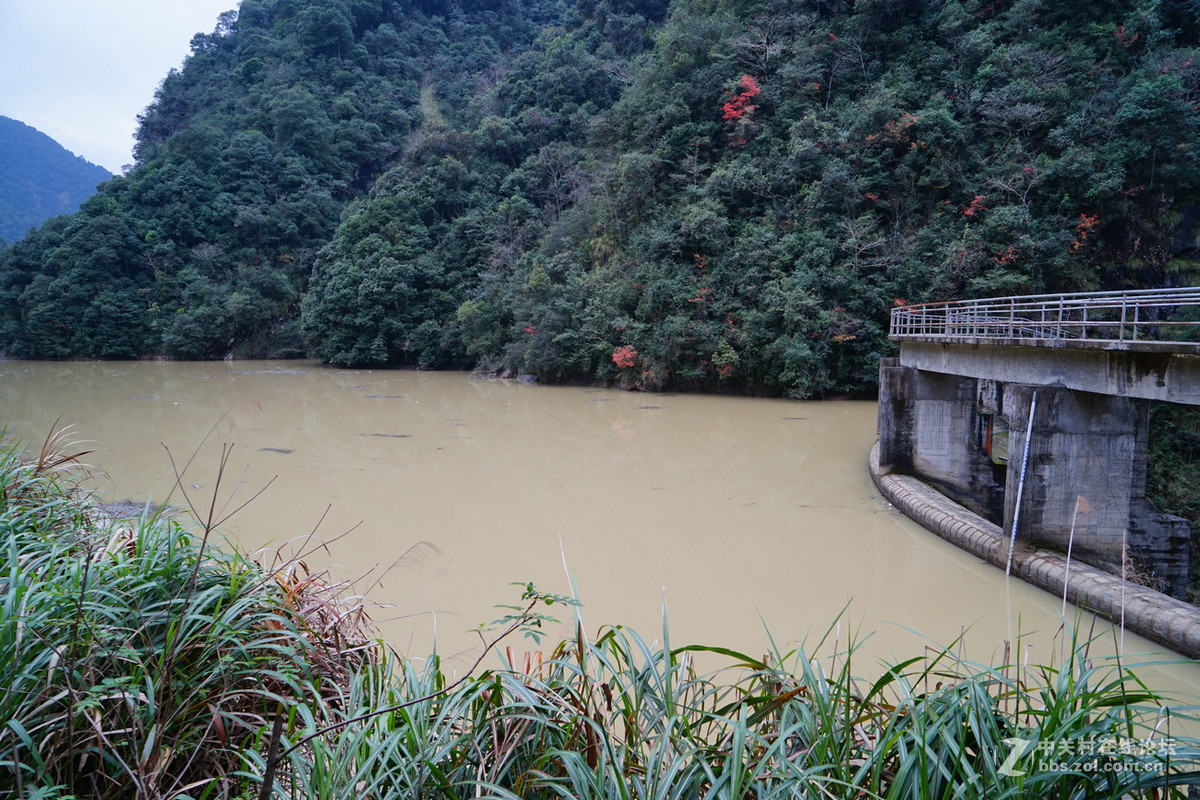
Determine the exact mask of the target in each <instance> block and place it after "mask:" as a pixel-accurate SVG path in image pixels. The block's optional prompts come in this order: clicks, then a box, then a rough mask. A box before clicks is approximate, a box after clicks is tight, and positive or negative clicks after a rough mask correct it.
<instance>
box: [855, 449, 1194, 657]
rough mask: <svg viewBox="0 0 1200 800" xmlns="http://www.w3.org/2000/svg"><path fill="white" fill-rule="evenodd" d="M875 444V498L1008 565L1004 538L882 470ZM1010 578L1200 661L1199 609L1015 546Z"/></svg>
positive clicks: (927, 490) (921, 486)
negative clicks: (877, 495)
mask: <svg viewBox="0 0 1200 800" xmlns="http://www.w3.org/2000/svg"><path fill="white" fill-rule="evenodd" d="M879 459H880V443H876V445H875V447H874V448H872V450H871V456H870V471H871V478H872V480H873V481H874V482H875V485H876V487H878V489H879V491H880V493H881V494H882V495H883V496H884V497H885V498H886V499H887V500H888V502H890V503H891V504H892V505H894V506H895V507H896V508H897V509H899V510H900V511H901V512H903V513H904V514H905V516H908V517H909V518H911V519H912V520H914V521H915V522H917V523H918V524H920V525H921V526H923V527H924V528H926V529H928V530H930V531H932V532H934V533H936V534H937V535H939V536H941V537H942V538H943V539H946V540H947V541H949V542H951V543H953V544H956V545H958V546H959V547H961V548H963V549H964V550H967V551H969V552H971V553H973V554H974V555H976V556H978V557H980V558H982V559H984V560H986V561H988V562H990V563H991V564H993V565H995V566H996V567H998V568H1000V569H1004V568H1005V567H1006V565H1007V563H1008V545H1009V541H1008V538H1007V537H1005V536H1004V534H1003V531H1002V530H1001V529H1000V526H998V525H996V524H995V523H993V522H989V521H988V520H986V519H984V518H983V517H981V516H979V515H978V514H976V513H974V512H972V511H970V510H968V509H966V508H964V507H963V506H961V505H959V504H958V503H956V502H954V501H953V500H951V499H950V498H949V497H947V496H946V495H944V494H941V493H940V492H938V491H937V490H935V489H933V488H932V487H931V486H929V485H928V484H926V483H924V482H922V481H921V480H919V479H917V478H915V477H912V476H909V475H898V474H894V473H892V472H891V471H890V470H889V469H888V468H886V467H883V466H881V465H880V460H879ZM1012 572H1013V574H1015V575H1017V576H1019V577H1021V578H1023V579H1024V580H1026V581H1029V582H1030V583H1032V584H1034V585H1035V586H1039V587H1041V588H1042V589H1045V590H1046V591H1048V592H1051V593H1052V594H1054V595H1055V596H1057V597H1062V596H1063V589H1064V587H1065V589H1066V594H1067V599H1068V600H1069V601H1071V602H1072V603H1074V604H1075V605H1077V606H1080V607H1081V608H1086V609H1088V610H1090V611H1094V612H1095V613H1097V614H1100V615H1101V616H1103V617H1105V618H1107V619H1109V620H1112V621H1113V622H1115V623H1117V624H1121V621H1122V618H1124V624H1125V628H1126V629H1127V630H1130V631H1134V632H1135V633H1138V634H1140V635H1142V636H1144V637H1146V638H1147V639H1150V640H1151V641H1154V642H1157V643H1158V644H1161V645H1164V646H1166V647H1169V648H1170V649H1172V650H1174V651H1175V652H1177V653H1181V654H1182V655H1184V656H1187V657H1188V658H1200V608H1197V607H1196V606H1192V605H1189V604H1187V603H1184V602H1182V601H1180V600H1176V599H1174V598H1171V597H1168V596H1167V595H1164V594H1162V593H1161V592H1156V591H1154V590H1152V589H1148V588H1146V587H1144V586H1139V585H1137V584H1133V583H1129V582H1127V581H1122V580H1121V578H1119V577H1117V576H1116V575H1111V574H1109V573H1107V572H1103V571H1101V570H1099V569H1096V568H1094V567H1090V566H1088V565H1086V564H1082V563H1079V562H1077V561H1072V562H1071V563H1070V564H1069V565H1068V563H1067V559H1066V558H1065V557H1064V556H1062V555H1059V554H1057V553H1051V552H1046V551H1042V550H1037V549H1035V548H1033V547H1032V546H1031V545H1030V544H1029V543H1028V542H1023V541H1020V540H1018V541H1017V546H1016V549H1015V550H1014V553H1013V562H1012Z"/></svg>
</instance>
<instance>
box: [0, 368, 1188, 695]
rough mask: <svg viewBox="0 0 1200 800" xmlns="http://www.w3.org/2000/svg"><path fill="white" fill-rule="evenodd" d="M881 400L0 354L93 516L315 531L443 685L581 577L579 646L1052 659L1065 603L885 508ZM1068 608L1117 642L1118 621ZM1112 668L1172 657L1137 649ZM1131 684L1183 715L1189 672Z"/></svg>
mask: <svg viewBox="0 0 1200 800" xmlns="http://www.w3.org/2000/svg"><path fill="white" fill-rule="evenodd" d="M875 408H876V407H875V404H874V403H868V402H791V401H783V400H764V399H750V398H733V397H718V396H699V395H654V394H644V393H631V392H622V391H618V390H608V389H587V388H580V387H548V386H528V385H523V384H520V383H516V382H512V381H500V380H480V379H473V378H471V377H469V376H468V375H465V374H462V373H428V372H411V371H374V370H340V369H333V368H328V367H323V366H321V365H318V364H314V363H309V362H253V361H251V362H247V361H239V362H216V363H214V362H208V363H180V362H174V363H152V362H115V363H114V362H81V363H42V362H17V361H9V362H0V416H2V417H3V418H4V419H6V420H7V421H8V425H9V432H10V434H15V435H17V436H19V437H20V438H21V439H22V441H23V442H25V443H26V444H27V445H28V446H31V447H33V448H34V449H36V447H37V445H39V444H40V442H41V440H42V439H43V438H44V437H45V435H46V432H47V431H48V430H50V428H51V426H52V425H53V424H54V422H55V420H56V419H58V418H60V417H61V418H62V420H63V421H66V422H70V423H73V424H74V425H76V426H77V430H78V432H79V435H80V436H82V437H84V438H87V439H90V440H93V441H94V442H95V446H96V447H98V448H99V449H98V450H97V452H96V453H94V454H93V455H92V456H89V459H90V460H92V461H93V462H94V463H96V464H97V465H98V466H100V467H102V468H103V469H104V470H105V471H106V473H107V475H108V478H107V479H106V480H101V481H99V482H98V483H97V488H98V489H99V490H100V491H101V492H103V493H104V495H105V498H106V499H109V500H123V499H131V500H134V501H137V502H146V501H153V502H168V503H170V504H172V505H173V506H185V505H186V504H187V501H188V500H190V501H191V502H192V503H193V504H195V505H196V506H197V507H198V508H201V509H204V510H207V508H208V507H209V505H210V503H211V500H212V498H213V493H214V491H216V496H217V503H216V506H217V509H218V511H220V509H222V508H224V509H226V510H232V509H234V508H236V507H237V506H239V505H241V503H243V502H245V501H246V500H249V499H250V498H252V497H253V498H254V499H253V500H252V502H250V503H249V505H247V506H246V507H245V508H244V509H242V510H240V511H238V512H237V513H236V514H235V515H234V516H233V517H232V518H231V519H230V520H229V521H228V522H227V523H226V524H225V525H224V530H225V531H227V532H228V534H229V535H230V536H231V537H233V538H234V539H235V540H236V541H237V542H238V544H239V546H241V547H243V548H246V549H249V550H258V549H260V548H277V547H283V548H284V549H285V550H287V549H289V548H294V547H296V544H295V542H297V541H298V540H302V538H303V537H307V536H308V535H309V534H311V533H312V532H313V531H315V532H316V536H317V537H320V538H322V539H324V540H326V541H328V542H329V543H328V545H327V546H326V547H325V548H319V549H316V550H315V552H312V553H311V554H310V555H309V556H307V558H306V561H307V563H308V565H309V566H310V567H311V568H313V569H322V568H326V567H328V568H330V569H332V570H333V572H334V573H335V574H336V575H337V576H338V577H339V578H344V579H354V578H357V583H356V588H357V589H358V590H360V591H362V592H365V593H367V594H369V596H370V597H371V598H372V600H373V601H375V602H378V603H381V604H384V605H383V607H380V608H377V609H376V610H375V611H374V614H373V615H374V617H375V618H376V619H377V620H378V623H379V629H380V631H381V633H382V635H383V636H384V637H385V638H387V639H388V640H389V641H391V642H392V643H393V644H394V645H395V646H396V647H397V649H399V650H400V651H402V652H406V653H409V654H411V655H414V656H421V655H425V654H426V653H428V652H429V651H430V650H431V649H432V648H433V647H434V646H435V643H436V647H437V649H438V651H439V653H441V654H442V655H443V657H444V658H446V659H448V661H447V663H448V664H450V665H452V666H451V668H452V669H453V668H454V666H453V665H459V664H461V665H463V666H465V665H466V664H468V663H469V661H470V656H469V654H470V653H471V652H472V651H474V650H475V649H477V647H478V642H479V639H478V636H477V635H476V634H474V633H472V632H471V631H472V630H473V629H475V628H477V627H478V626H479V625H480V624H481V623H487V622H490V621H492V620H494V619H496V618H498V617H499V616H501V615H502V614H503V613H505V612H504V611H502V610H500V609H498V608H497V606H498V605H500V604H505V603H514V602H516V601H517V598H518V594H519V589H518V588H516V587H514V586H512V585H511V584H512V583H513V582H527V581H531V582H533V583H535V584H536V585H537V586H538V587H539V588H540V589H542V590H545V591H549V592H554V593H558V594H563V595H567V594H570V593H571V591H572V589H571V585H572V581H573V582H574V585H575V587H576V589H577V591H578V594H579V597H580V599H581V600H582V601H583V608H582V611H581V613H582V618H583V622H584V626H585V629H586V630H587V631H588V632H589V633H590V634H593V635H594V634H595V632H596V631H598V630H599V629H600V628H601V626H603V625H608V624H623V625H626V626H629V627H633V628H635V629H636V630H637V631H639V632H640V633H641V634H642V635H643V636H644V638H646V639H647V640H648V641H649V640H654V639H659V638H661V635H662V616H663V608H664V607H665V608H666V613H667V616H668V619H669V625H670V637H671V644H672V645H679V644H684V643H701V644H716V645H721V646H724V647H731V648H735V649H739V650H743V651H746V652H748V653H751V654H761V653H764V652H766V651H768V650H769V649H770V648H771V646H772V641H773V642H774V645H775V646H777V647H779V648H782V649H787V648H789V647H792V646H794V645H795V644H797V643H800V642H805V643H807V645H808V646H809V647H812V646H813V645H814V644H815V643H816V642H817V641H818V640H819V639H820V638H821V636H822V635H823V634H825V632H826V631H827V630H830V629H831V628H832V630H833V633H834V635H835V636H836V637H837V638H838V640H839V642H840V643H841V645H842V646H844V645H845V643H846V641H847V640H848V639H849V638H851V637H854V638H856V639H858V640H862V639H866V641H865V643H863V645H862V651H861V652H862V656H861V657H860V663H863V664H864V666H863V670H862V671H863V672H870V671H871V666H870V665H871V664H872V663H875V662H876V661H877V660H878V659H884V658H889V657H892V656H895V657H898V658H902V657H907V656H911V655H917V654H919V653H920V652H922V649H923V648H924V647H925V645H927V644H931V643H949V642H951V641H953V640H955V639H956V637H958V636H959V635H960V634H963V632H964V631H965V637H964V643H963V644H962V645H960V646H959V647H960V649H961V650H962V651H963V652H964V653H965V655H966V656H967V657H968V658H971V659H973V660H976V661H981V662H994V661H996V660H998V659H1000V658H1001V656H1002V654H1003V652H1004V647H1005V642H1006V641H1010V642H1014V641H1017V640H1018V638H1019V641H1020V644H1019V647H1020V648H1021V650H1022V658H1024V657H1025V656H1028V658H1029V660H1030V661H1031V662H1032V663H1043V662H1048V661H1051V660H1054V659H1056V658H1057V654H1058V652H1059V650H1058V644H1057V643H1056V638H1055V633H1056V631H1058V630H1059V628H1060V624H1061V618H1060V610H1061V600H1060V599H1058V598H1055V597H1053V596H1051V595H1049V594H1047V593H1045V592H1043V591H1041V590H1038V589H1036V588H1033V587H1031V586H1029V585H1027V584H1025V583H1023V582H1021V581H1019V580H1017V579H1012V580H1006V579H1005V577H1004V575H1003V573H1001V572H1000V571H999V570H997V569H995V568H993V567H991V566H989V565H988V564H985V563H983V562H981V561H979V560H978V559H976V558H973V557H972V556H970V555H969V554H967V553H965V552H962V551H960V550H958V549H957V548H955V547H953V546H951V545H949V544H947V543H945V542H943V541H942V540H940V539H938V538H937V537H936V536H934V535H933V534H930V533H928V532H926V531H925V530H923V529H922V528H920V527H918V526H917V525H915V524H914V523H912V522H910V521H909V520H907V519H906V518H904V517H903V516H901V515H900V514H899V513H898V512H896V511H895V510H894V509H892V508H891V507H890V506H889V505H888V504H887V503H886V502H884V501H883V500H882V499H881V498H880V497H879V496H878V493H877V491H876V490H875V487H874V486H873V485H872V483H871V480H870V477H869V476H868V474H867V468H866V463H867V456H868V452H869V450H870V447H871V445H872V443H873V441H874V439H875ZM222 448H226V449H227V450H228V452H229V455H228V460H227V465H226V468H225V471H224V474H223V475H222V477H221V485H220V486H219V487H217V486H216V483H217V474H218V463H219V461H220V457H221V451H222ZM172 460H173V461H174V464H175V468H177V469H181V470H183V474H182V478H181V480H180V481H179V483H180V485H181V486H182V487H184V489H186V493H187V498H185V497H184V496H183V495H182V494H181V492H180V490H179V489H178V488H174V490H173V485H174V483H175V480H174V477H173V467H172ZM185 464H186V465H187V466H186V469H184V465H185ZM260 492H261V494H259V493H260ZM256 494H257V495H258V496H257V497H255V495H256ZM289 543H292V544H289ZM310 549H311V548H310ZM547 610H548V611H551V612H552V613H553V612H557V613H558V615H559V617H560V619H563V620H564V621H563V623H562V624H561V625H557V626H555V625H551V626H550V631H549V633H550V635H551V637H554V636H559V635H566V634H568V633H569V631H570V628H571V622H570V619H571V615H570V612H569V611H567V610H566V609H559V608H552V609H547ZM1068 617H1069V620H1070V622H1071V623H1072V624H1073V625H1076V624H1077V625H1079V626H1081V627H1082V628H1083V629H1085V630H1086V631H1095V632H1096V633H1097V634H1099V635H1100V636H1101V639H1102V642H1101V643H1100V644H1098V645H1097V651H1098V652H1099V651H1100V650H1103V649H1111V648H1112V647H1113V643H1114V641H1115V640H1116V639H1117V637H1118V635H1119V634H1117V633H1116V632H1115V631H1113V629H1112V626H1111V625H1110V624H1109V623H1107V622H1104V621H1103V620H1098V621H1096V620H1093V619H1092V618H1091V617H1090V616H1083V617H1080V616H1078V612H1076V611H1074V610H1073V609H1072V610H1069V611H1068ZM1093 626H1094V627H1093ZM512 646H513V648H514V650H517V651H520V650H523V649H533V648H534V647H535V645H533V644H532V643H531V642H529V641H513V642H512ZM1125 652H1126V654H1127V655H1128V657H1129V658H1130V659H1131V660H1154V659H1157V658H1159V657H1166V658H1169V659H1172V660H1174V659H1177V658H1178V657H1175V656H1170V655H1169V654H1168V655H1165V656H1164V654H1162V653H1161V652H1160V651H1159V648H1157V647H1156V646H1154V645H1152V644H1150V643H1149V642H1146V641H1145V640H1143V639H1140V638H1139V637H1136V636H1134V635H1132V634H1126V636H1125ZM864 662H865V663H864ZM1143 672H1144V674H1145V676H1146V677H1147V679H1148V680H1150V682H1151V683H1152V684H1153V685H1156V686H1158V687H1159V688H1161V689H1163V690H1164V691H1168V692H1170V693H1172V694H1180V695H1184V696H1187V697H1191V698H1200V667H1197V666H1196V665H1194V664H1175V665H1172V666H1169V667H1162V668H1160V667H1148V668H1145V669H1144V670H1143Z"/></svg>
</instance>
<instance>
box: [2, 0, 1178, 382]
mask: <svg viewBox="0 0 1200 800" xmlns="http://www.w3.org/2000/svg"><path fill="white" fill-rule="evenodd" d="M1198 45H1200V2H1197V0H1117V1H1116V2H1103V3H1095V2H1082V1H1079V0H948V1H946V2H922V1H921V0H858V2H853V3H851V2H849V1H848V0H801V1H799V2H783V1H782V0H759V1H757V2H732V0H671V2H667V0H656V1H655V2H644V3H634V2H631V0H243V2H242V3H241V6H240V8H239V9H238V10H237V12H230V13H228V14H225V15H223V16H222V17H221V18H220V20H219V22H218V24H217V26H216V29H215V30H214V31H213V32H212V33H211V34H200V35H197V36H196V37H195V38H194V39H193V41H192V51H193V52H192V55H191V56H190V57H189V59H188V60H187V61H186V62H185V63H184V65H183V68H182V69H181V70H179V71H173V72H172V73H170V74H169V75H168V76H167V77H166V78H165V79H164V81H163V83H162V85H161V87H160V88H159V90H158V93H157V95H156V99H155V102H154V103H153V104H152V105H151V106H150V107H149V108H148V109H147V110H146V111H145V113H144V114H143V115H142V117H141V118H140V127H139V131H138V143H137V148H136V152H135V156H136V164H135V167H134V168H133V169H132V170H131V171H130V172H129V173H128V174H127V175H126V176H123V177H119V178H116V179H114V180H112V181H110V182H109V183H107V184H105V186H104V187H103V189H102V191H101V192H100V193H99V194H98V195H96V196H95V197H93V198H92V199H90V200H89V201H88V202H87V203H85V205H84V206H83V208H82V209H81V210H80V211H79V212H78V213H77V214H75V215H73V216H69V217H59V218H56V219H53V220H51V221H50V222H48V223H47V224H45V225H44V226H43V227H42V228H40V229H39V230H37V231H35V232H33V233H31V234H30V235H29V236H27V237H26V238H24V239H23V240H22V241H20V242H17V243H16V244H15V245H13V246H12V247H10V248H8V249H7V250H5V251H3V252H2V253H0V352H6V353H7V354H9V355H12V356H28V357H51V358H58V357H71V356H93V357H106V358H125V357H138V356H146V355H152V354H165V355H169V356H175V357H180V358H215V357H223V356H226V355H229V354H233V355H260V356H293V355H306V354H307V355H311V356H316V357H319V358H321V359H323V360H325V361H328V362H335V363H340V364H392V365H417V366H421V367H430V368H432V367H445V366H478V367H481V368H484V369H492V370H496V371H504V370H508V371H511V372H514V373H515V372H527V373H534V374H537V375H539V376H541V377H542V378H544V379H547V380H593V379H602V380H610V381H616V382H620V383H621V384H623V385H626V386H641V387H644V388H650V389H657V388H664V387H665V388H708V389H714V388H719V389H725V390H730V391H754V392H763V393H772V394H780V395H788V396H795V397H819V396H828V395H830V394H835V393H838V394H844V393H861V392H869V391H870V390H871V389H872V388H873V386H874V382H875V376H876V368H877V367H876V365H877V361H878V358H879V356H880V355H882V354H885V353H886V352H887V349H888V343H887V340H886V320H887V315H888V311H889V309H890V308H891V307H893V306H894V305H895V304H897V303H913V302H920V301H926V300H936V299H949V298H957V297H963V296H984V295H997V294H1011V293H1019V292H1037V291H1059V290H1079V289H1093V288H1096V289H1118V288H1125V287H1160V286H1171V285H1181V284H1189V283H1192V282H1194V280H1195V278H1196V267H1197V257H1198V251H1200V244H1198V241H1200V240H1198V235H1197V234H1198V231H1200V47H1198Z"/></svg>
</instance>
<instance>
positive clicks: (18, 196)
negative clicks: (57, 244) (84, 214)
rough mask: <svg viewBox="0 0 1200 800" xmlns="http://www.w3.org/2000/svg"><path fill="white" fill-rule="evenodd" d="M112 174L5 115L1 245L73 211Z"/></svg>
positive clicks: (1, 124) (1, 122)
mask: <svg viewBox="0 0 1200 800" xmlns="http://www.w3.org/2000/svg"><path fill="white" fill-rule="evenodd" d="M111 177H112V173H110V172H109V171H108V170H106V169H105V168H104V167H100V166H97V165H95V164H93V163H91V162H90V161H87V160H86V159H83V158H80V157H79V156H77V155H74V154H73V153H71V152H70V151H69V150H67V149H66V148H65V147H63V146H62V145H60V144H59V143H58V142H56V141H54V140H53V139H51V138H50V137H49V136H47V135H46V134H44V133H42V132H41V131H39V130H37V129H36V128H32V127H30V126H29V125H26V124H25V123H24V122H18V121H17V120H15V119H9V118H8V117H0V245H3V244H4V243H6V242H15V241H16V240H17V239H20V238H21V237H22V236H24V235H25V234H26V233H28V232H29V231H30V230H32V229H33V228H36V227H37V226H39V225H41V224H42V223H43V222H45V221H46V220H48V219H49V218H50V217H53V216H56V215H58V214H70V213H72V212H74V211H75V210H76V209H77V208H79V204H80V203H82V202H83V201H84V200H86V199H87V198H89V197H91V196H92V195H93V194H95V193H96V187H97V186H98V185H100V184H101V183H103V182H104V181H106V180H108V179H109V178H111Z"/></svg>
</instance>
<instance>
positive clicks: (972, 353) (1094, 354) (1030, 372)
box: [900, 340, 1200, 405]
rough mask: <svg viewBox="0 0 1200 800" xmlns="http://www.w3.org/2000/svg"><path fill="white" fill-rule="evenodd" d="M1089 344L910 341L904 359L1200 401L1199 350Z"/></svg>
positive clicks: (950, 370) (1020, 379)
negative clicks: (1197, 353)
mask: <svg viewBox="0 0 1200 800" xmlns="http://www.w3.org/2000/svg"><path fill="white" fill-rule="evenodd" d="M1084 344H1085V343H1082V342H1079V341H1077V340H1060V341H1047V342H1037V343H1024V344H1021V345H1015V344H1013V345H1004V344H997V343H995V342H988V343H982V342H981V343H979V344H970V343H961V342H954V343H950V342H919V341H905V342H903V343H902V345H901V347H900V363H901V364H903V365H904V366H906V367H914V368H916V369H920V370H927V371H930V372H941V373H945V374H948V375H962V376H965V377H969V378H987V379H990V380H995V381H1003V382H1005V383H1025V384H1036V385H1040V386H1060V387H1064V388H1068V389H1075V390H1077V391H1083V392H1094V393H1096V394H1109V395H1123V396H1126V397H1136V398H1140V399H1143V400H1165V401H1167V402H1171V403H1183V404H1186V405H1200V355H1196V354H1195V351H1194V350H1193V351H1190V352H1172V346H1171V345H1170V344H1169V343H1153V346H1150V345H1151V344H1152V343H1146V344H1145V345H1143V346H1142V347H1136V346H1133V344H1131V343H1129V342H1125V343H1121V342H1112V343H1104V344H1105V345H1106V346H1102V347H1097V346H1091V347H1087V346H1083V345H1084ZM1095 344H1097V343H1093V345H1095ZM1176 349H1177V348H1176Z"/></svg>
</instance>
